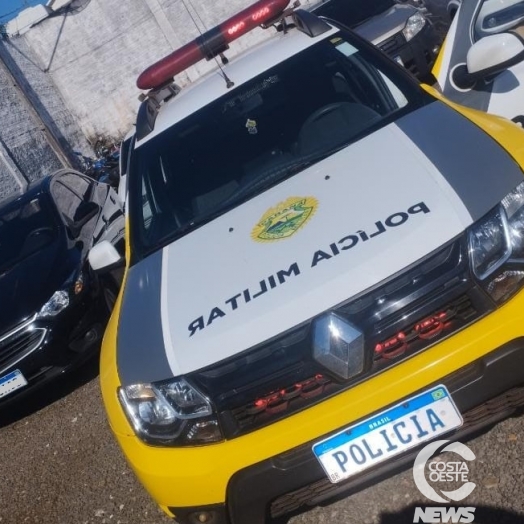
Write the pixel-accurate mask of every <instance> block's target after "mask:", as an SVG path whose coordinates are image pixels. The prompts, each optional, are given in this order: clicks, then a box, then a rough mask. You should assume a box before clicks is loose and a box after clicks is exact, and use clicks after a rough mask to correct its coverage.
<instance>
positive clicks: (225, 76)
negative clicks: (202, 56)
mask: <svg viewBox="0 0 524 524" xmlns="http://www.w3.org/2000/svg"><path fill="white" fill-rule="evenodd" d="M186 2H188V3H189V4H190V5H191V7H192V9H193V11H194V12H195V13H196V15H197V17H198V19H199V20H200V23H201V24H202V25H203V26H204V30H206V31H207V27H206V24H205V23H204V21H203V20H202V18H201V17H200V14H199V13H198V11H197V10H196V8H195V6H194V5H193V3H192V2H191V0H182V4H183V5H184V7H185V8H186V11H187V14H188V15H189V17H190V18H191V20H192V22H193V24H195V27H196V28H197V31H198V33H199V34H200V36H203V33H202V30H201V29H200V26H199V25H198V24H197V22H196V20H195V17H194V16H193V13H192V12H191V10H190V9H189V7H188V6H187V3H186ZM203 46H204V47H205V48H206V50H207V51H208V52H209V53H210V54H211V50H210V49H209V48H208V46H207V44H206V42H205V40H204V39H203ZM213 58H214V60H215V62H216V64H217V66H218V68H219V69H220V73H221V75H222V78H223V79H224V81H225V83H226V87H227V88H228V89H229V88H230V87H233V86H234V85H235V83H234V82H232V81H231V80H230V78H229V77H228V76H227V74H226V72H225V71H224V68H223V67H222V65H221V64H220V62H219V61H218V59H217V57H216V56H214V57H213ZM220 58H221V60H222V64H224V65H225V64H227V63H228V59H227V58H226V57H225V56H224V54H223V53H220Z"/></svg>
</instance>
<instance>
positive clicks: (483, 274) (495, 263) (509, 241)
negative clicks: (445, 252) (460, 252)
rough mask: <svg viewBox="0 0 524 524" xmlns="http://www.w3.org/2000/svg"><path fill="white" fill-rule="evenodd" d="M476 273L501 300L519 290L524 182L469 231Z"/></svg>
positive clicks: (523, 241) (522, 266)
mask: <svg viewBox="0 0 524 524" xmlns="http://www.w3.org/2000/svg"><path fill="white" fill-rule="evenodd" d="M469 253H470V260H471V267H472V270H473V273H474V274H475V276H476V277H477V278H478V279H479V280H480V281H482V283H483V285H484V287H485V289H486V290H487V291H488V293H489V294H490V295H491V297H492V298H493V299H494V300H496V301H497V302H502V301H504V300H506V299H507V298H508V297H509V296H511V295H512V294H513V293H514V292H515V291H517V290H518V289H519V288H520V287H521V285H522V283H521V281H522V279H523V278H524V183H522V184H519V186H517V188H516V189H514V190H513V191H512V192H511V193H510V194H509V195H508V196H506V197H505V198H504V199H503V200H502V202H501V203H500V205H499V206H497V207H496V208H495V209H494V210H493V211H491V212H490V213H488V214H487V215H486V216H485V217H484V218H482V219H481V220H480V221H479V222H478V223H476V224H475V225H474V226H473V227H472V228H471V229H470V231H469Z"/></svg>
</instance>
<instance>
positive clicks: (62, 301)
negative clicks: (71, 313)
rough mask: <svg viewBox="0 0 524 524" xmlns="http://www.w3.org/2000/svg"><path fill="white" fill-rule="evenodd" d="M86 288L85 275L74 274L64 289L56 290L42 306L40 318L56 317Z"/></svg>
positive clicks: (39, 313)
mask: <svg viewBox="0 0 524 524" xmlns="http://www.w3.org/2000/svg"><path fill="white" fill-rule="evenodd" d="M83 289H84V276H83V274H82V273H80V275H77V276H75V275H72V276H71V277H70V278H68V279H67V281H66V282H65V284H64V286H63V289H60V290H58V291H55V292H54V293H53V295H52V297H51V298H50V299H49V300H48V301H47V302H46V303H45V304H44V305H43V306H42V308H41V309H40V311H39V312H38V318H49V317H55V316H56V315H58V314H59V313H61V312H62V311H63V310H64V309H65V308H66V307H67V306H69V304H70V302H71V300H72V299H73V298H74V297H75V296H76V295H78V294H80V293H81V292H82V290H83Z"/></svg>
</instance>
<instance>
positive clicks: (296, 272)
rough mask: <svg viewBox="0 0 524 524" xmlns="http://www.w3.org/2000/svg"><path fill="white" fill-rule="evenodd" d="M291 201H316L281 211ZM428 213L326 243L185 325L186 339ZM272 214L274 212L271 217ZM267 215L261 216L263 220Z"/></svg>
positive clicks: (418, 207) (392, 219)
mask: <svg viewBox="0 0 524 524" xmlns="http://www.w3.org/2000/svg"><path fill="white" fill-rule="evenodd" d="M290 200H294V201H295V202H296V203H302V202H306V201H308V200H313V201H314V202H315V206H316V200H315V199H314V198H311V197H310V198H303V199H296V198H295V199H288V200H287V201H286V202H284V203H283V204H281V206H282V208H281V210H282V209H288V208H290V207H292V205H291V204H288V205H287V206H285V205H284V204H286V203H289V201H290ZM275 209H277V208H275ZM270 211H274V210H270ZM270 211H268V212H267V213H266V215H268V214H269V213H270ZM428 213H431V210H430V209H429V207H428V206H427V205H426V204H425V203H424V202H419V203H418V204H414V205H412V206H410V207H409V208H408V209H407V210H406V211H398V212H396V213H393V214H391V215H389V216H388V217H387V218H386V219H383V220H377V221H376V222H375V223H374V224H373V225H371V226H370V227H369V228H366V229H365V230H364V229H359V230H357V231H354V232H353V233H350V234H348V235H345V236H343V237H342V238H339V239H338V240H335V241H333V242H331V243H330V244H327V242H326V244H325V245H324V246H323V247H322V248H320V249H317V250H316V251H315V252H313V253H311V256H310V259H309V260H307V259H306V260H301V261H295V262H292V263H291V264H289V266H288V267H287V268H284V269H280V270H278V271H276V272H274V273H273V274H272V275H269V276H265V277H264V278H263V279H262V280H259V281H258V283H256V284H255V285H254V286H253V287H248V288H246V289H243V290H241V291H239V290H238V289H239V288H237V292H236V293H235V294H234V295H232V296H231V297H230V298H228V299H226V300H224V301H223V302H222V303H221V304H218V305H216V306H214V307H211V308H210V310H209V312H207V313H205V314H204V315H201V316H200V317H198V318H196V319H195V320H193V321H192V322H190V323H189V325H188V326H187V329H188V336H189V337H192V336H193V335H195V334H196V333H198V332H200V331H203V330H204V329H206V328H208V327H209V326H211V324H213V322H216V321H218V320H219V319H221V318H223V317H225V316H229V315H231V314H234V311H236V310H238V309H239V308H244V307H246V306H247V304H249V303H250V302H252V301H253V300H256V299H258V298H259V297H262V296H264V295H265V294H266V293H272V292H273V290H274V289H277V288H279V287H280V286H282V285H284V284H287V283H288V282H289V281H290V280H291V281H293V280H295V279H296V278H301V277H300V275H302V274H307V273H308V272H309V271H315V268H316V267H318V266H319V265H320V266H321V267H323V266H324V264H329V262H327V261H328V260H330V259H333V258H334V257H337V256H344V253H347V252H351V250H353V249H354V248H356V249H359V247H357V246H360V245H361V244H363V243H364V242H374V239H375V238H377V237H380V236H381V235H383V234H386V235H387V234H388V232H389V231H390V230H392V229H396V228H398V227H402V226H403V225H404V224H406V223H407V222H408V221H410V220H411V219H413V218H414V217H415V216H417V215H418V216H419V217H422V216H424V215H427V214H428ZM275 214H276V213H274V212H273V213H272V215H271V216H273V215H275ZM266 215H264V217H265V216H266ZM264 217H263V218H264ZM306 220H307V218H306ZM261 222H262V221H261Z"/></svg>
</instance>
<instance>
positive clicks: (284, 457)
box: [172, 338, 524, 524]
mask: <svg viewBox="0 0 524 524" xmlns="http://www.w3.org/2000/svg"><path fill="white" fill-rule="evenodd" d="M438 382H439V383H441V384H444V385H445V386H446V387H447V389H448V391H449V392H450V393H451V396H452V397H453V399H454V401H455V404H456V406H457V407H458V408H459V410H460V412H461V413H462V414H463V418H464V425H463V426H462V427H461V428H459V429H458V430H456V431H454V432H453V433H451V434H447V435H445V436H444V438H446V439H448V440H453V441H455V440H463V439H465V438H467V437H469V436H470V435H471V434H473V433H476V432H478V431H479V430H481V429H482V428H484V427H486V426H488V425H491V424H494V423H496V422H498V421H500V420H502V419H504V418H506V417H508V416H510V415H511V414H512V413H513V412H514V411H515V410H516V409H518V408H519V407H521V406H524V338H521V339H518V340H515V341H513V342H510V343H509V344H506V345H505V346H503V347H502V348H499V349H498V350H496V351H494V352H493V353H490V354H489V355H487V356H486V357H484V358H482V359H479V360H477V361H476V362H473V363H472V364H470V365H468V366H466V367H464V368H462V369H460V370H458V371H457V372H455V373H453V374H451V375H449V376H448V377H445V378H444V379H442V380H440V381H438ZM434 385H436V384H434ZM430 387H431V385H428V388H430ZM428 388H424V389H428ZM316 440H318V439H316ZM313 443H314V442H308V443H306V444H303V445H302V446H299V447H297V448H295V449H293V450H290V451H288V452H286V453H282V454H280V455H278V456H275V457H272V458H270V459H268V460H265V461H262V462H260V463H258V464H255V465H253V466H250V467H248V468H245V469H244V470H242V471H239V472H238V473H236V474H235V475H234V476H233V478H232V479H231V481H230V483H229V485H228V497H227V500H228V511H229V513H230V515H231V516H232V517H233V518H232V521H233V522H238V523H241V522H250V523H252V524H259V523H260V524H263V523H264V522H267V520H268V519H267V517H270V518H277V517H281V516H283V515H290V514H294V513H299V512H301V511H304V510H306V509H310V508H311V507H312V506H316V505H319V504H322V503H324V502H326V501H328V500H330V499H334V498H337V497H339V496H341V495H348V494H350V493H354V492H356V491H359V490H361V489H363V488H365V487H367V486H370V485H372V484H374V483H376V482H379V481H380V480H382V479H384V478H386V477H388V476H390V475H392V474H394V473H398V472H399V471H402V470H403V469H405V468H407V467H409V466H410V465H411V464H413V462H414V460H415V457H416V455H417V453H418V452H419V451H420V449H421V448H422V447H423V446H425V445H426V444H427V442H426V443H424V444H421V445H420V446H418V447H416V448H413V449H411V450H409V451H407V452H405V453H403V454H402V455H400V456H398V457H396V458H394V459H393V460H389V461H387V462H385V463H382V464H381V465H378V466H376V467H374V468H372V469H370V470H367V471H366V472H364V473H361V474H359V475H356V476H354V477H352V478H350V479H348V480H347V481H345V482H341V483H339V484H332V483H331V482H330V481H329V480H328V478H327V477H326V474H325V473H324V471H323V470H322V468H321V466H320V464H319V463H318V461H317V460H316V459H315V457H314V456H313V454H312V452H311V446H312V444H313ZM172 511H173V512H174V513H175V514H176V513H177V510H176V509H175V508H172ZM224 522H227V521H224Z"/></svg>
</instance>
